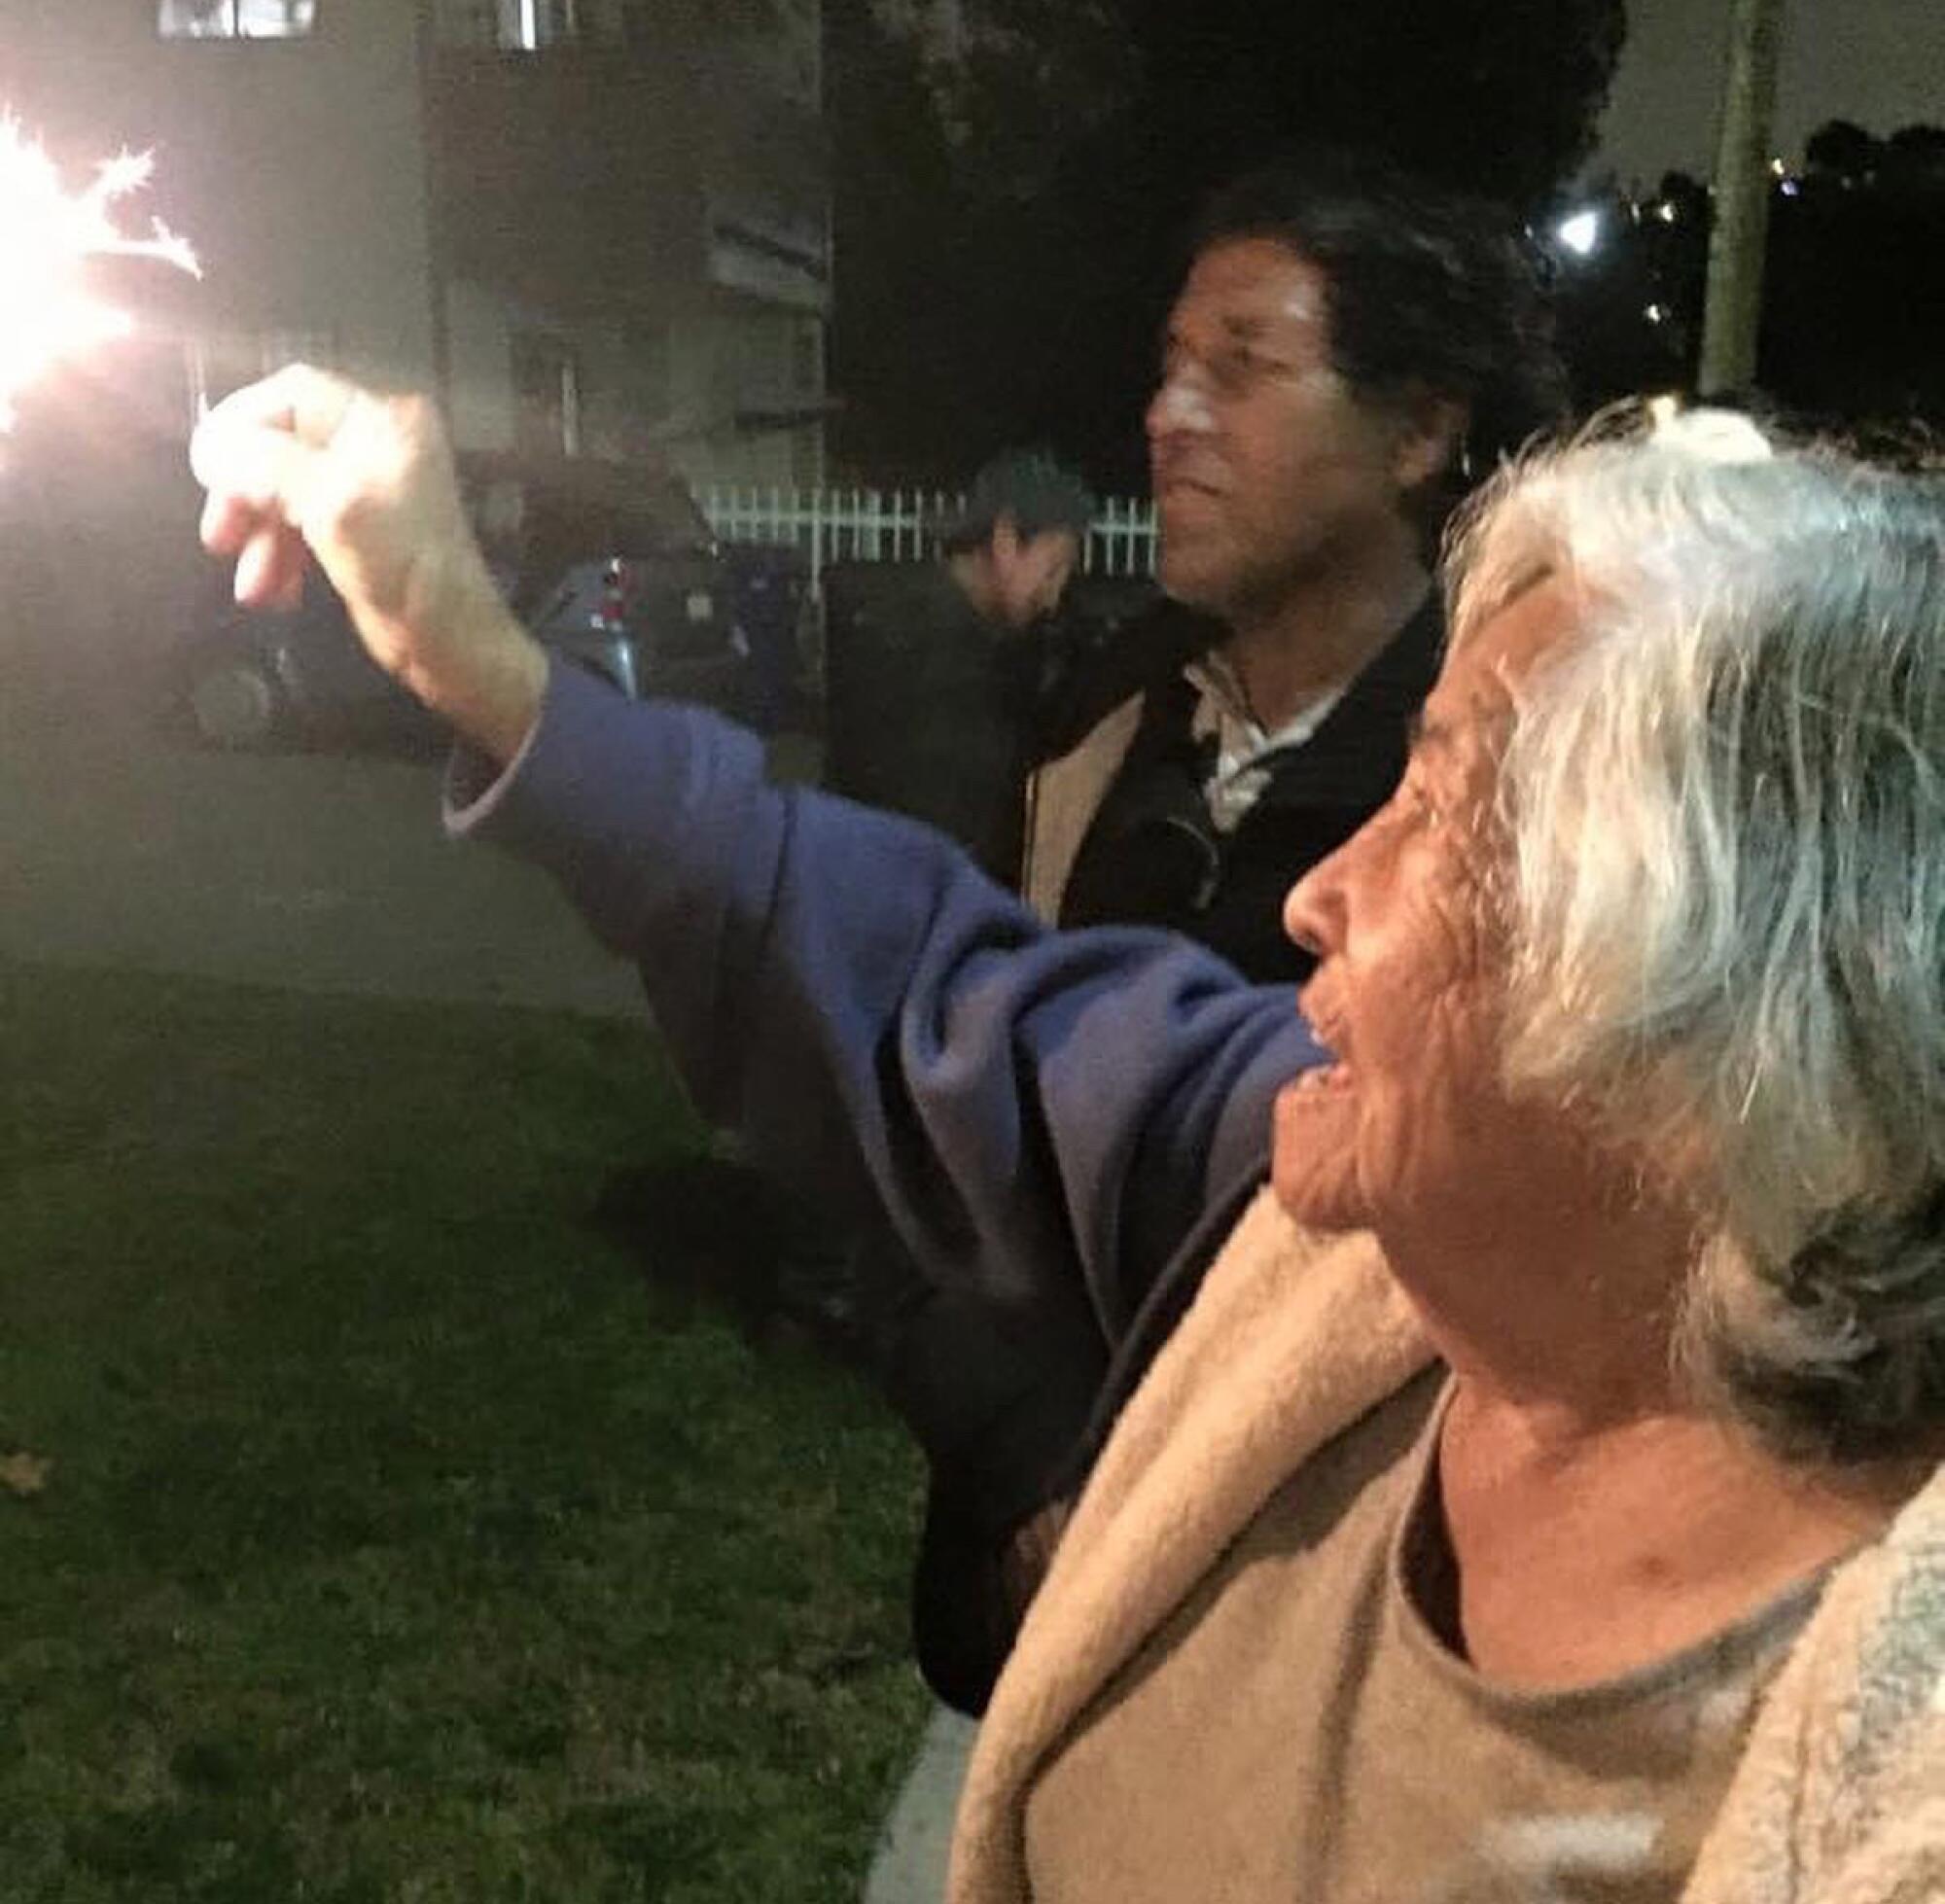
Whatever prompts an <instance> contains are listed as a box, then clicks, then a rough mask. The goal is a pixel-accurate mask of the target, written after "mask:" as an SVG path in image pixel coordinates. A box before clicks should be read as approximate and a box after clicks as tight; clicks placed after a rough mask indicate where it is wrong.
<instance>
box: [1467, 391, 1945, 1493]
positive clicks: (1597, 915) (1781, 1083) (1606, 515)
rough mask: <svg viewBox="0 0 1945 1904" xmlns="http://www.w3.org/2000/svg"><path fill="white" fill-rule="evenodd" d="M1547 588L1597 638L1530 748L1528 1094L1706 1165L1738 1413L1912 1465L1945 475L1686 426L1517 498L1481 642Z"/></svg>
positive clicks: (1493, 555) (1579, 636)
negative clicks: (1502, 613)
mask: <svg viewBox="0 0 1945 1904" xmlns="http://www.w3.org/2000/svg"><path fill="white" fill-rule="evenodd" d="M1541 574H1550V575H1553V576H1557V577H1559V578H1560V579H1562V580H1563V581H1564V582H1566V583H1567V584H1568V585H1569V587H1570V588H1571V589H1572V590H1573V591H1574V597H1575V599H1576V602H1577V604H1578V617H1577V621H1576V636H1575V638H1574V639H1573V640H1572V641H1570V642H1569V643H1568V644H1567V645H1566V646H1565V647H1564V648H1563V650H1562V651H1561V652H1559V653H1558V655H1557V656H1555V657H1553V658H1552V659H1551V660H1550V662H1549V663H1548V664H1547V665H1546V666H1544V667H1543V668H1542V669H1541V670H1540V671H1539V673H1538V675H1537V677H1536V678H1535V680H1534V682H1533V684H1532V686H1531V689H1530V691H1529V692H1528V693H1527V694H1526V695H1525V696H1524V697H1523V701H1522V705H1521V707H1520V710H1519V713H1518V715H1517V718H1516V721H1515V726H1514V732H1513V734H1512V737H1511V740H1510V742H1509V746H1508V753H1507V758H1506V763H1505V773H1504V778H1503V788H1504V801H1505V813H1506V819H1507V824H1508V827H1509V829H1510V834H1511V841H1512V871H1511V880H1510V888H1511V890H1510V895H1509V906H1510V911H1511V914H1512V925H1513V937H1514V942H1515V948H1516V958H1515V976H1514V979H1513V990H1512V999H1511V1012H1510V1016H1509V1020H1508V1022H1509V1026H1510V1027H1511V1030H1510V1032H1509V1040H1508V1051H1507V1063H1508V1069H1509V1073H1510V1075H1511V1076H1512V1077H1513V1078H1514V1079H1515V1081H1518V1082H1522V1083H1525V1084H1532V1085H1538V1086H1543V1087H1546V1088H1549V1089H1552V1090H1555V1091H1558V1092H1560V1093H1562V1094H1563V1095H1564V1096H1567V1097H1570V1098H1576V1099H1579V1100H1582V1101H1585V1102H1587V1103H1589V1104H1590V1105H1592V1106H1593V1107H1595V1108H1596V1109H1597V1110H1598V1111H1599V1112H1600V1114H1601V1115H1602V1117H1603V1119H1604V1120H1605V1123H1606V1125H1607V1127H1608V1128H1609V1129H1610V1130H1612V1131H1614V1132H1616V1133H1617V1134H1618V1135H1619V1136H1620V1137H1622V1138H1623V1139H1624V1140H1625V1141H1626V1143H1627V1144H1628V1145H1629V1146H1631V1147H1632V1148H1633V1149H1634V1151H1635V1153H1636V1154H1637V1155H1639V1156H1642V1157H1644V1158H1647V1159H1650V1160H1652V1159H1655V1158H1661V1159H1673V1158H1676V1157H1680V1158H1686V1159H1696V1158H1699V1159H1700V1160H1701V1164H1702V1170H1701V1175H1702V1177H1703V1179H1704V1180H1705V1184H1706V1195H1707V1200H1708V1202H1709V1204H1710V1205H1711V1207H1710V1208H1709V1210H1708V1211H1707V1214H1706V1217H1705V1223H1706V1227H1707V1231H1708V1234H1707V1237H1706V1239H1705V1241H1704V1243H1703V1245H1702V1248H1701V1250H1700V1252H1699V1255H1698V1262H1697V1266H1696V1269H1695V1271H1694V1274H1693V1275H1692V1277H1691V1279H1690V1287H1689V1290H1688V1299H1687V1302H1686V1304H1685V1322H1684V1327H1683V1331H1682V1343H1681V1347H1682V1350H1683V1352H1684V1357H1685V1360H1686V1362H1687V1365H1688V1366H1689V1367H1690V1369H1691V1370H1693V1371H1694V1372H1695V1373H1697V1374H1698V1375H1700V1376H1701V1377H1702V1378H1703V1379H1704V1381H1705V1382H1706V1383H1707V1385H1708V1386H1709V1388H1710V1389H1711V1391H1712V1392H1713V1393H1715V1394H1716V1395H1718V1396H1720V1397H1723V1398H1725V1399H1726V1400H1727V1401H1728V1402H1729V1403H1730V1404H1731V1405H1732V1406H1734V1407H1735V1408H1736V1409H1737V1411H1738V1412H1739V1413H1740V1414H1741V1415H1743V1416H1744V1417H1745V1418H1746V1419H1748V1420H1749V1421H1751V1423H1752V1424H1753V1425H1754V1426H1756V1427H1757V1428H1759V1429H1761V1430H1763V1431H1765V1432H1766V1433H1767V1434H1768V1435H1769V1437H1770V1438H1771V1439H1772V1440H1773V1441H1774V1442H1776V1443H1777V1444H1778V1445H1780V1446H1783V1447H1786V1449H1788V1450H1789V1451H1791V1452H1793V1453H1797V1454H1803V1455H1810V1456H1814V1457H1818V1458H1828V1459H1837V1460H1847V1459H1848V1460H1855V1459H1865V1458H1870V1457H1874V1456H1879V1455H1886V1454H1894V1453H1909V1452H1912V1451H1913V1450H1914V1449H1915V1448H1916V1447H1917V1446H1919V1445H1921V1444H1923V1443H1924V1442H1926V1441H1927V1439H1928V1438H1930V1437H1932V1436H1934V1435H1936V1434H1937V1433H1938V1432H1939V1431H1940V1430H1941V1429H1945V484H1940V483H1939V482H1938V481H1937V480H1935V479H1933V478H1927V477H1920V476H1899V475H1894V474H1892V473H1890V472H1888V471H1882V470H1874V469H1869V468H1866V467H1864V466H1862V465H1860V464H1858V463H1857V462H1855V461H1852V460H1850V459H1849V458H1847V457H1845V456H1843V455H1841V454H1840V453H1838V452H1837V451H1835V450H1833V449H1829V448H1815V447H1812V448H1798V449H1791V448H1783V447H1773V446H1772V445H1771V444H1770V443H1769V442H1768V441H1765V439H1764V438H1763V437H1762V436H1761V435H1760V434H1759V433H1758V432H1757V431H1756V430H1755V429H1754V427H1753V426H1752V425H1751V424H1749V423H1747V422H1746V421H1745V420H1743V419H1741V418H1736V417H1728V416H1725V415H1722V414H1720V413H1716V414H1713V415H1712V414H1710V413H1707V412H1702V413H1698V414H1697V415H1695V416H1693V417H1688V418H1677V419H1670V418H1667V417H1663V418H1661V419H1659V427H1658V428H1656V429H1655V430H1653V431H1652V432H1651V433H1650V434H1648V435H1646V436H1644V437H1643V436H1637V437H1634V438H1632V439H1630V440H1616V439H1614V438H1613V437H1612V436H1611V435H1609V436H1607V437H1596V438H1594V439H1591V440H1583V441H1580V442H1578V443H1575V444H1571V445H1569V446H1567V447H1565V448H1564V449H1556V450H1550V451H1543V452H1540V453H1539V454H1538V455H1537V456H1535V457H1532V458H1530V459H1529V460H1528V461H1526V462H1525V463H1523V464H1522V465H1520V466H1518V467H1516V468H1514V469H1512V470H1510V471H1508V472H1506V473H1505V474H1504V475H1503V476H1502V477H1501V478H1500V479H1499V481H1498V482H1497V483H1496V484H1495V485H1493V487H1492V488H1491V489H1490V491H1489V493H1488V494H1487V495H1486V496H1485V497H1484V498H1483V499H1482V500H1481V502H1480V504H1479V505H1478V506H1477V508H1475V509H1474V510H1473V511H1471V512H1470V513H1469V514H1468V518H1467V520H1466V522H1465V523H1463V524H1462V525H1461V527H1460V530H1459V531H1458V533H1457V536H1456V538H1455V541H1454V543H1453V546H1452V548H1451V551H1450V558H1449V565H1448V588H1449V589H1450V591H1451V596H1452V604H1451V609H1452V613H1451V625H1452V627H1453V630H1454V636H1453V639H1454V642H1455V644H1458V643H1463V642H1464V641H1465V640H1466V639H1467V638H1468V635H1469V633H1470V632H1471V631H1472V630H1473V629H1475V628H1476V627H1477V625H1478V624H1479V622H1480V620H1481V619H1482V618H1483V617H1486V616H1489V615H1490V614H1491V612H1492V611H1493V609H1494V608H1495V607H1497V606H1498V605H1500V604H1502V603H1503V602H1504V601H1505V600H1506V599H1507V598H1508V597H1509V596H1510V595H1511V594H1513V593H1516V592H1517V591H1518V589H1519V588H1520V587H1521V586H1522V585H1524V584H1525V583H1527V582H1531V581H1532V580H1534V579H1536V578H1537V577H1538V576H1539V575H1541ZM1689 1187H1690V1188H1691V1189H1692V1188H1693V1185H1692V1184H1691V1185H1690V1186H1689Z"/></svg>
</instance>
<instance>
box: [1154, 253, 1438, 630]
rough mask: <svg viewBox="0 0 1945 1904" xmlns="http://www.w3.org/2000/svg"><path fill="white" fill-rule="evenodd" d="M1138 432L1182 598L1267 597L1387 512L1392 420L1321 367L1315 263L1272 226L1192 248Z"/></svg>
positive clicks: (1393, 470) (1211, 608) (1218, 605)
mask: <svg viewBox="0 0 1945 1904" xmlns="http://www.w3.org/2000/svg"><path fill="white" fill-rule="evenodd" d="M1148 434H1149V465H1150V470H1151V473H1152V476H1153V479H1154V493H1155V501H1156V504H1157V507H1158V509H1159V512H1160V519H1161V558H1160V577H1161V583H1162V586H1163V587H1164V588H1165V589H1166V590H1167V591H1168V593H1169V594H1171V595H1173V596H1174V597H1175V598H1176V599H1177V600H1178V601H1181V602H1185V603H1186V604H1187V605H1188V606H1189V607H1191V608H1196V609H1201V610H1204V611H1206V612H1207V613H1210V614H1214V615H1218V616H1221V617H1225V618H1230V619H1234V618H1238V617H1245V616H1248V615H1250V614H1252V613H1256V614H1260V613H1262V612H1264V611H1273V610H1274V608H1275V606H1276V605H1277V603H1278V601H1279V600H1280V599H1281V597H1282V595H1283V594H1284V593H1285V592H1286V591H1288V590H1289V589H1290V588H1291V586H1292V585H1301V584H1302V583H1303V582H1306V581H1308V580H1310V579H1312V578H1314V577H1315V576H1316V575H1318V574H1319V573H1320V572H1323V571H1326V570H1327V569H1328V567H1329V565H1330V563H1331V562H1332V560H1333V559H1337V558H1338V557H1339V553H1340V551H1342V550H1344V549H1346V548H1349V547H1356V546H1358V545H1359V544H1360V543H1361V542H1362V540H1363V539H1364V538H1365V537H1366V536H1368V535H1369V534H1370V533H1371V532H1372V530H1373V529H1374V528H1378V527H1381V526H1382V527H1389V526H1391V525H1393V524H1394V523H1395V521H1396V518H1397V513H1398V509H1399V503H1400V490H1399V473H1398V462H1399V453H1400V452H1399V430H1398V427H1397V423H1396V421H1395V420H1394V419H1392V418H1390V417H1388V416H1387V415H1386V414H1385V413H1384V412H1383V411H1381V410H1379V409H1377V408H1374V407H1372V406H1371V405H1365V404H1362V403H1360V402H1359V401H1358V399H1357V398H1356V397H1354V396H1353V395H1352V393H1351V390H1350V388H1349V386H1348V385H1347V384H1346V383H1345V382H1344V380H1343V378H1342V377H1341V376H1339V375H1338V373H1337V372H1336V370H1333V369H1332V368H1331V362H1330V335H1329V312H1328V305H1327V299H1326V284H1325V278H1324V274H1323V273H1322V272H1321V271H1320V270H1319V269H1318V268H1317V267H1316V266H1315V265H1314V264H1308V263H1306V262H1305V261H1304V260H1303V259H1301V258H1299V257H1298V256H1297V255H1296V254H1295V253H1294V252H1292V251H1291V250H1290V249H1289V248H1288V247H1287V246H1285V245H1283V244H1280V243H1278V242H1276V241H1275V240H1272V239H1266V238H1238V239H1228V240H1224V241H1222V242H1220V243H1218V244H1216V245H1213V246H1211V247H1210V249H1209V250H1207V251H1205V252H1204V253H1203V254H1202V256H1201V257H1200V258H1198V259H1197V260H1196V261H1195V264H1194V266H1193V268H1192V269H1191V270H1190V271H1189V274H1188V281H1187V282H1186V283H1185V285H1184V286H1183V288H1182V294H1181V296H1180V297H1179V298H1178V299H1177V300H1176V303H1175V309H1174V311H1173V313H1172V314H1171V315H1170V318H1169V325H1168V333H1167V338H1166V341H1165V343H1164V346H1163V351H1162V372H1161V386H1160V388H1159V389H1158V390H1157V391H1156V392H1155V395H1154V400H1153V402H1152V403H1150V405H1149V413H1148Z"/></svg>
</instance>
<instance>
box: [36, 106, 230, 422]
mask: <svg viewBox="0 0 1945 1904" xmlns="http://www.w3.org/2000/svg"><path fill="white" fill-rule="evenodd" d="M153 170H154V165H153V161H152V159H151V158H150V155H149V154H147V153H128V152H124V153H122V154H120V155H119V156H118V157H116V158H114V159H106V160H104V161H103V162H102V163H101V164H99V165H97V166H96V167H95V173H94V180H93V183H92V184H91V185H89V186H88V187H87V188H86V189H85V190H84V191H81V192H78V193H72V194H70V193H69V192H67V191H66V190H64V189H63V187H62V184H61V179H60V174H59V173H58V171H56V170H55V168H54V165H53V161H52V160H51V159H49V158H48V156H47V154H46V153H45V152H43V151H42V150H41V148H40V147H39V146H38V145H37V144H35V143H34V142H33V141H32V140H30V139H28V138H27V136H26V135H25V134H24V133H23V132H22V131H21V129H20V126H19V123H18V121H17V120H15V119H13V118H12V117H11V116H5V115H0V433H4V432H5V431H7V430H8V429H10V428H11V427H12V425H13V422H14V399H15V398H16V397H18V395H19V393H20V392H21V391H22V390H24V389H25V388H26V386H27V385H28V384H30V383H31V382H32V381H33V380H34V378H35V377H37V376H39V375H40V374H41V373H42V372H43V371H44V370H47V369H48V367H49V366H50V365H52V364H53V363H54V362H56V361H57V360H58V359H61V358H64V357H70V356H73V355H75V354H77V353H79V352H81V351H85V350H88V349H90V348H92V347H94V346H96V345H98V344H102V343H106V342H108V341H110V340H111V339H113V338H116V337H120V336H125V335H127V333H128V332H129V330H130V329H131V328H132V326H131V323H130V320H129V318H128V316H127V314H126V313H125V312H124V311H121V310H118V309H116V308H115V307H114V306H113V305H111V304H107V303H104V302H102V301H101V300H99V299H98V298H97V297H95V296H94V294H93V293H92V292H91V291H90V290H89V288H88V264H89V261H90V260H94V259H105V258H130V259H147V260H150V261H152V262H154V263H156V264H164V265H167V266H170V267H172V268H173V269H175V270H179V271H186V272H188V273H189V275H190V276H192V277H200V276H201V275H202V272H201V269H200V267H199V266H198V265H197V264H196V261H195V252H193V251H192V250H191V249H190V248H189V246H188V244H186V243H185V242H184V241H183V240H182V239H181V238H179V237H177V236H176V234H175V233H174V232H173V231H171V230H170V229H168V227H167V226H165V225H164V224H163V223H162V222H161V220H160V219H155V220H152V221H151V223H150V226H149V229H148V231H147V233H146V234H140V235H137V234H133V233H130V232H127V231H124V229H122V225H121V220H120V212H121V208H122V205H123V201H124V200H125V199H127V198H130V197H132V196H133V195H134V194H137V193H139V192H141V191H142V190H143V189H144V188H145V187H146V186H147V185H148V183H149V178H150V174H151V172H152V171H153Z"/></svg>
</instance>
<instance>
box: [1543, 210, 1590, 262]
mask: <svg viewBox="0 0 1945 1904" xmlns="http://www.w3.org/2000/svg"><path fill="white" fill-rule="evenodd" d="M1553 235H1554V236H1555V237H1556V238H1558V239H1559V240H1560V242H1561V243H1562V244H1563V245H1565V246H1566V247H1567V249H1568V250H1569V251H1571V252H1572V253H1573V254H1574V257H1575V258H1591V257H1593V255H1594V252H1595V250H1596V248H1597V247H1598V246H1599V245H1600V242H1601V214H1600V213H1599V212H1597V211H1584V212H1574V213H1572V214H1570V215H1569V216H1568V217H1566V218H1563V219H1562V220H1561V221H1560V223H1559V224H1558V225H1556V226H1555V227H1554V228H1553Z"/></svg>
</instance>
